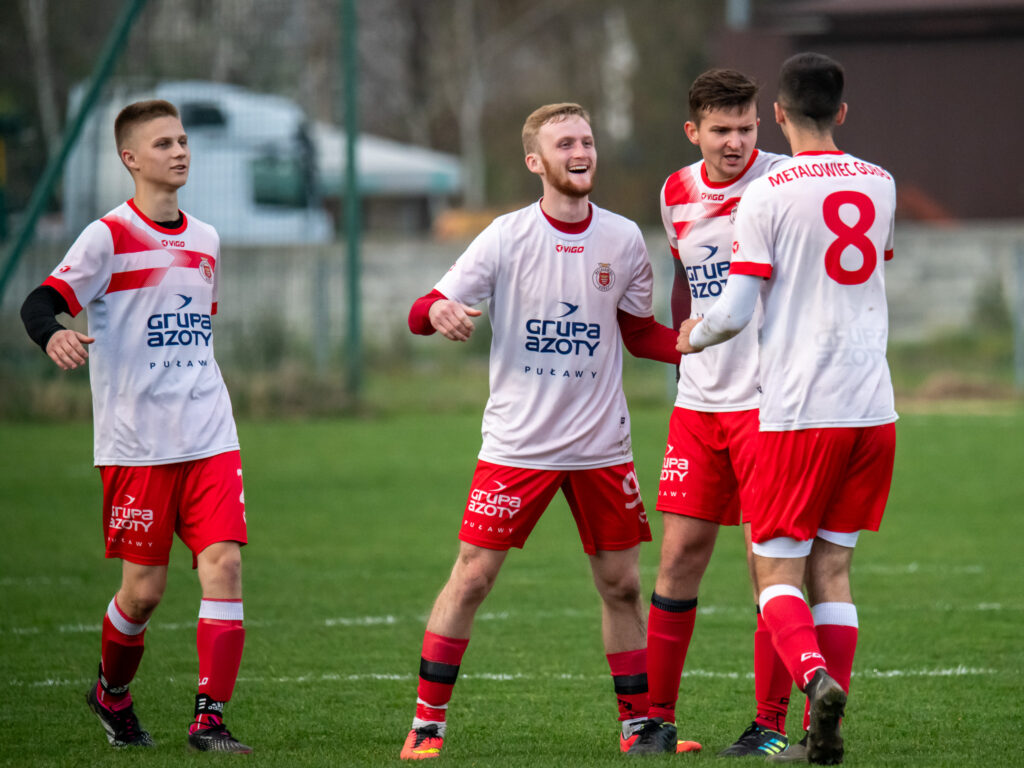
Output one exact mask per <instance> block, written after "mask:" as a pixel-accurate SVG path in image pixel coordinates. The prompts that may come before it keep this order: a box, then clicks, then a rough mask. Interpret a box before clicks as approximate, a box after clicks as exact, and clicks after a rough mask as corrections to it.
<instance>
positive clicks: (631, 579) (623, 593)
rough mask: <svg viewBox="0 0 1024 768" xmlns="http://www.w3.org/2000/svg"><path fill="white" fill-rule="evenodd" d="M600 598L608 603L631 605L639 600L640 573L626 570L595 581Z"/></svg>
mask: <svg viewBox="0 0 1024 768" xmlns="http://www.w3.org/2000/svg"><path fill="white" fill-rule="evenodd" d="M597 591H598V592H599V593H600V594H601V599H602V600H604V602H605V603H608V604H609V605H633V604H635V603H637V602H639V600H640V573H639V571H636V570H633V571H626V572H623V573H620V574H615V575H613V576H612V577H611V578H602V579H599V580H598V581H597Z"/></svg>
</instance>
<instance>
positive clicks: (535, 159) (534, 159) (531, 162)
mask: <svg viewBox="0 0 1024 768" xmlns="http://www.w3.org/2000/svg"><path fill="white" fill-rule="evenodd" d="M525 160H526V167H527V168H528V169H529V171H530V173H536V174H537V175H538V176H539V175H540V174H541V173H543V172H544V164H543V163H542V162H541V161H540V155H538V154H537V153H536V152H530V153H529V154H528V155H527V156H526V158H525Z"/></svg>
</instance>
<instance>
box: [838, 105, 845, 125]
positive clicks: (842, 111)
mask: <svg viewBox="0 0 1024 768" xmlns="http://www.w3.org/2000/svg"><path fill="white" fill-rule="evenodd" d="M846 107H847V105H846V102H845V101H844V102H843V103H842V104H840V105H839V111H838V112H836V125H842V124H843V123H844V122H845V121H846Z"/></svg>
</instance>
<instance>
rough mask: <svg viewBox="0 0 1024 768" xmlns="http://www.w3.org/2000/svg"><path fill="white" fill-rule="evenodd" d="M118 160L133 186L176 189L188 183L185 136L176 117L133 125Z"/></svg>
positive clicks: (163, 117)
mask: <svg viewBox="0 0 1024 768" xmlns="http://www.w3.org/2000/svg"><path fill="white" fill-rule="evenodd" d="M121 160H122V162H124V164H125V167H127V168H128V170H129V171H130V172H131V174H132V176H133V177H134V178H135V182H136V184H146V185H152V186H156V187H162V188H165V189H173V190H176V189H179V188H180V187H182V186H184V184H185V182H186V181H188V168H189V161H190V160H191V153H190V151H189V147H188V135H187V134H186V133H185V129H184V127H182V125H181V120H179V119H178V118H177V117H170V116H166V115H165V116H161V117H155V118H153V119H152V120H146V121H145V122H140V123H138V124H137V125H135V126H134V127H133V128H132V129H131V132H130V134H129V136H128V137H127V139H126V141H125V143H124V146H123V147H122V149H121Z"/></svg>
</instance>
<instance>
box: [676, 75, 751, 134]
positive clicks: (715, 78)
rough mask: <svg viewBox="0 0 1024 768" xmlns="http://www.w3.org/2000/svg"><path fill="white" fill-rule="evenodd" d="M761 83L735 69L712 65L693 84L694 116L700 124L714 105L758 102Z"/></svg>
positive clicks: (740, 106) (732, 106)
mask: <svg viewBox="0 0 1024 768" xmlns="http://www.w3.org/2000/svg"><path fill="white" fill-rule="evenodd" d="M760 88H761V86H760V85H759V84H758V83H757V81H756V80H754V79H752V78H750V77H747V76H746V75H745V74H743V73H742V72H738V71H737V70H735V69H709V70H708V71H707V72H704V73H702V74H701V75H699V76H698V77H697V79H696V80H694V81H693V85H691V86H690V120H692V121H693V122H694V123H696V124H697V125H700V121H701V119H702V118H703V117H704V116H705V115H706V114H707V113H708V112H710V111H711V110H713V109H743V108H745V107H747V106H748V105H750V104H756V103H757V92H758V90H760Z"/></svg>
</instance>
